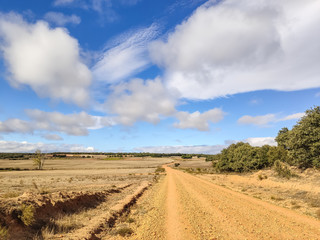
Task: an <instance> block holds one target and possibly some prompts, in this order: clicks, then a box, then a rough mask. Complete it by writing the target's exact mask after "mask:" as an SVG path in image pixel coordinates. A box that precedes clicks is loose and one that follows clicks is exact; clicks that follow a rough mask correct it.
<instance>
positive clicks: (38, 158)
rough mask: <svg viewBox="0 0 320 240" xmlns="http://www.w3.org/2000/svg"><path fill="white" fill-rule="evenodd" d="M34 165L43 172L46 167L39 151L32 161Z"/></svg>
mask: <svg viewBox="0 0 320 240" xmlns="http://www.w3.org/2000/svg"><path fill="white" fill-rule="evenodd" d="M32 161H33V165H34V166H36V167H37V169H39V170H41V169H43V165H44V158H43V156H42V153H41V150H39V149H37V150H36V152H35V156H34V158H33V159H32Z"/></svg>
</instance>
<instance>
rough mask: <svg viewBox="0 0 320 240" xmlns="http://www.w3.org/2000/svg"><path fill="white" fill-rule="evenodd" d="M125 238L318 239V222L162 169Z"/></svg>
mask: <svg viewBox="0 0 320 240" xmlns="http://www.w3.org/2000/svg"><path fill="white" fill-rule="evenodd" d="M165 168H166V171H167V176H166V177H165V178H164V179H163V180H162V181H161V182H160V183H159V184H158V185H156V186H155V188H154V189H153V190H152V191H153V192H152V193H150V194H149V196H148V197H146V198H144V199H143V200H142V201H144V202H142V205H143V204H146V205H149V207H148V209H149V210H148V212H147V213H146V214H145V215H144V216H143V218H142V219H141V222H140V224H139V225H140V226H139V227H138V228H137V229H135V234H134V235H132V236H131V237H130V238H131V239H187V240H188V239H202V240H203V239H211V240H216V239H255V240H256V239H299V240H303V239H320V221H318V220H316V219H314V218H311V217H308V216H304V215H300V214H298V213H296V212H293V211H292V210H289V209H286V208H282V207H278V206H275V205H272V204H270V203H266V202H264V201H261V200H259V199H256V198H252V197H249V196H246V195H244V194H241V193H237V192H234V191H231V190H229V189H226V188H223V187H220V186H218V185H215V184H213V183H210V182H208V181H205V180H203V179H200V178H198V177H195V176H193V175H190V174H187V173H183V172H181V171H178V170H174V169H172V168H170V167H165Z"/></svg>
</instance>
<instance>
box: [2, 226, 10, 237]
mask: <svg viewBox="0 0 320 240" xmlns="http://www.w3.org/2000/svg"><path fill="white" fill-rule="evenodd" d="M8 238H9V234H8V229H7V228H5V227H2V226H1V225H0V239H1V240H2V239H3V240H5V239H8Z"/></svg>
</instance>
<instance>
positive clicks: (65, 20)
mask: <svg viewBox="0 0 320 240" xmlns="http://www.w3.org/2000/svg"><path fill="white" fill-rule="evenodd" d="M44 19H45V20H46V21H48V22H52V23H54V24H56V25H58V26H64V25H66V24H69V23H71V24H79V23H80V22H81V18H80V17H79V16H77V15H74V14H72V15H70V16H68V15H65V14H63V13H60V12H48V13H46V14H45V15H44Z"/></svg>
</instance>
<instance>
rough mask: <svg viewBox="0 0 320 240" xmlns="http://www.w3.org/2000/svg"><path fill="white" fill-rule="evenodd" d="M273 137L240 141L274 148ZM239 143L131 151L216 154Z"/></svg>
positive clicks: (229, 141) (159, 147)
mask: <svg viewBox="0 0 320 240" xmlns="http://www.w3.org/2000/svg"><path fill="white" fill-rule="evenodd" d="M274 139H275V138H274V137H256V138H247V139H245V140H242V141H243V142H246V143H249V144H250V145H251V146H255V147H261V146H263V145H270V146H276V145H277V143H276V141H275V140H274ZM237 142H239V141H235V140H227V141H225V143H224V144H221V145H219V144H217V145H193V146H148V147H137V148H135V149H133V151H135V152H150V153H194V154H201V153H202V154H218V153H220V152H221V150H222V149H224V148H227V147H228V146H229V145H231V144H233V143H237Z"/></svg>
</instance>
